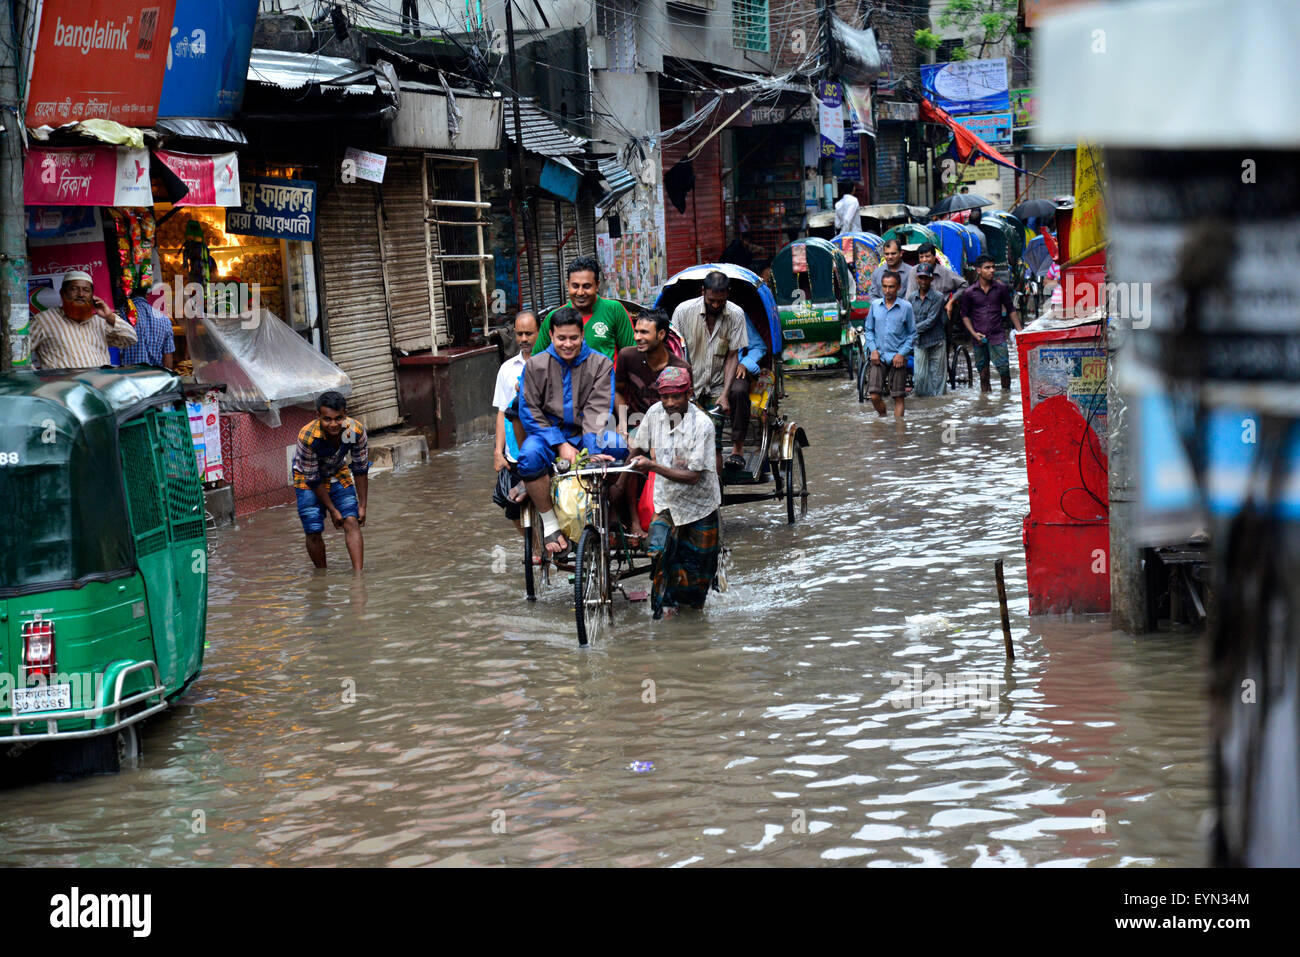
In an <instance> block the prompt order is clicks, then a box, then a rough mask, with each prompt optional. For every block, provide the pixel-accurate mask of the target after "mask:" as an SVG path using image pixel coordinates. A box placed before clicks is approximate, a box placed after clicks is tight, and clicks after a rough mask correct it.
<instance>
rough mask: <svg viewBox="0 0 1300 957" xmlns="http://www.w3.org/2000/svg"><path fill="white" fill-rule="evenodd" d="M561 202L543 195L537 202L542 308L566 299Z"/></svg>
mask: <svg viewBox="0 0 1300 957" xmlns="http://www.w3.org/2000/svg"><path fill="white" fill-rule="evenodd" d="M559 205H560V203H559V202H557V201H556V200H554V199H549V198H546V197H543V198H542V199H541V200H540V201H539V202H538V203H537V233H538V237H539V239H538V243H537V258H538V261H539V262H540V264H541V269H540V272H539V276H538V279H539V283H540V285H541V292H540V295H541V299H542V309H543V310H547V311H549V310H551V309H554V308H555V307H556V306H559V305H562V304H563V303H564V301H565V298H566V296H565V289H564V274H563V268H562V266H561V263H560V239H561V235H560V218H559V209H558V207H559Z"/></svg>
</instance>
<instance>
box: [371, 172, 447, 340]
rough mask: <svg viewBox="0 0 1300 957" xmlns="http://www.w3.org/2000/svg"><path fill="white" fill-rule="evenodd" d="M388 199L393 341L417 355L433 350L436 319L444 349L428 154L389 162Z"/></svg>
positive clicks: (385, 188)
mask: <svg viewBox="0 0 1300 957" xmlns="http://www.w3.org/2000/svg"><path fill="white" fill-rule="evenodd" d="M382 195H383V199H384V214H385V215H384V217H383V218H382V220H383V223H384V227H383V228H384V232H383V241H384V263H385V266H386V268H387V270H388V305H389V310H390V311H391V313H392V317H393V341H394V344H395V345H396V346H397V348H399V349H403V350H405V351H407V352H414V351H416V350H420V349H429V348H432V343H431V333H430V320H431V319H434V318H435V317H436V320H437V323H438V335H439V340H440V341H439V345H445V344H446V337H447V317H446V314H445V312H443V310H442V303H441V299H442V295H441V293H442V277H441V272H442V268H441V264H438V268H437V270H436V272H437V275H436V276H435V279H436V284H435V287H434V292H433V295H432V296H431V295H430V289H429V266H430V262H431V260H432V257H433V256H435V255H436V249H433V250H431V249H430V248H429V246H430V243H431V242H432V244H434V245H435V246H436V244H437V241H438V236H437V232H436V231H433V230H428V229H426V224H425V203H424V156H423V154H418V153H417V154H414V155H412V154H407V155H395V156H390V157H389V158H388V165H387V167H386V169H385V172H384V185H383V188H382Z"/></svg>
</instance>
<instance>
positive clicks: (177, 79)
mask: <svg viewBox="0 0 1300 957" xmlns="http://www.w3.org/2000/svg"><path fill="white" fill-rule="evenodd" d="M257 6H258V0H221V2H219V3H214V2H213V0H176V16H175V23H174V26H173V27H172V31H171V46H170V48H169V49H168V51H167V71H166V73H165V75H164V78H163V85H162V98H161V100H160V102H159V104H158V115H159V116H162V117H168V116H182V117H192V118H199V119H208V120H229V119H231V118H232V117H233V116H234V115H235V113H236V112H237V111H238V110H239V106H240V103H241V102H242V101H243V99H244V82H245V80H246V79H247V77H248V60H249V57H250V56H251V54H252V52H253V25H254V23H255V22H256V21H257ZM164 35H165V34H164Z"/></svg>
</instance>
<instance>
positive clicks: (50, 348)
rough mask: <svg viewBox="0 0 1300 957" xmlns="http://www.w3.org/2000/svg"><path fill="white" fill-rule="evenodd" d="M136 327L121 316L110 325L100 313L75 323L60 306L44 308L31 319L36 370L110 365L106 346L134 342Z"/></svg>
mask: <svg viewBox="0 0 1300 957" xmlns="http://www.w3.org/2000/svg"><path fill="white" fill-rule="evenodd" d="M136 341H137V336H136V334H135V327H134V326H132V325H131V324H130V323H129V322H127V321H126V320H125V319H123V318H122V317H121V316H117V315H115V316H114V317H113V324H112V325H111V326H110V325H109V324H108V322H107V320H105V319H104V317H103V316H100V315H99V314H97V313H96V314H94V315H92V316H91V317H90V318H89V319H87V320H85V321H84V322H74V321H73V320H71V319H69V318H68V317H67V316H65V315H64V314H63V310H62V309H46V310H45V311H43V312H38V313H37V314H36V317H35V318H34V319H32V330H31V335H30V338H29V340H28V342H29V344H30V346H31V349H32V361H33V362H34V363H35V364H36V367H37V368H39V369H93V368H96V367H98V366H106V365H108V364H109V361H110V360H109V355H108V347H109V346H118V347H119V348H120V347H122V346H130V345H135V343H136Z"/></svg>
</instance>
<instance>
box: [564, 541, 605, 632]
mask: <svg viewBox="0 0 1300 957" xmlns="http://www.w3.org/2000/svg"><path fill="white" fill-rule="evenodd" d="M601 578H602V573H601V549H600V535H599V534H598V533H597V531H596V530H595V529H594V528H592V527H591V526H590V525H588V526H587V527H586V528H584V529H583V530H582V537H581V538H579V539H578V550H577V552H576V553H575V554H574V560H573V615H574V618H575V619H576V620H577V625H578V644H579V645H586V644H587V642H588V640H590V639H591V638H598V637H600V628H601V625H602V624H603V623H604V621H605V616H606V615H607V614H609V615H610V616H612V615H613V609H612V608H611V609H608V610H607V609H606V608H605V607H604V606H605V604H606V599H605V595H604V590H603V589H602V588H601Z"/></svg>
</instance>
